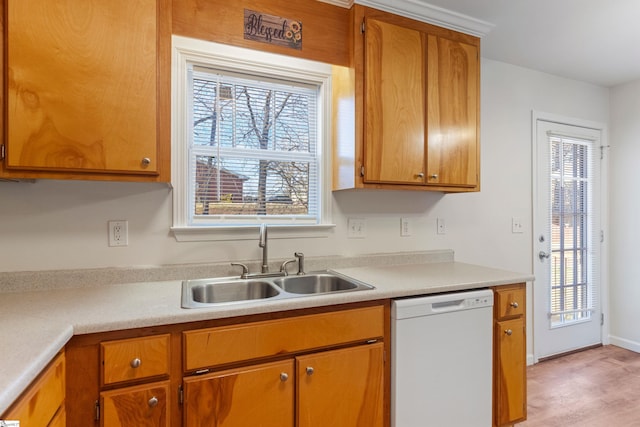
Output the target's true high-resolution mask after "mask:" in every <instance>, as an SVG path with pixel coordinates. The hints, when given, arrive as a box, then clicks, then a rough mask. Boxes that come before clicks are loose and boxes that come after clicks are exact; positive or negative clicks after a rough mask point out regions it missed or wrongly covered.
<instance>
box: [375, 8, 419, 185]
mask: <svg viewBox="0 0 640 427" xmlns="http://www.w3.org/2000/svg"><path fill="white" fill-rule="evenodd" d="M365 22H366V29H365V66H364V106H365V108H364V141H365V143H364V166H365V169H364V180H365V182H381V183H385V182H386V183H402V184H423V183H424V172H425V117H426V112H425V89H424V88H425V72H426V71H425V52H426V38H425V34H424V33H422V32H420V31H416V30H413V29H409V28H404V27H401V26H398V25H394V24H390V23H387V22H383V21H380V20H376V19H372V18H367V19H366V21H365Z"/></svg>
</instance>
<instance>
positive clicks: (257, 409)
mask: <svg viewBox="0 0 640 427" xmlns="http://www.w3.org/2000/svg"><path fill="white" fill-rule="evenodd" d="M294 390H295V377H294V369H293V360H285V361H282V362H275V363H265V364H259V365H253V366H249V367H245V368H236V369H233V370H227V371H222V372H217V373H214V374H209V375H203V376H194V377H188V378H185V379H184V401H185V404H184V412H185V417H184V418H185V424H184V425H185V427H199V426H225V427H245V426H262V427H293V425H294V415H293V414H294V413H293V409H294V398H295V395H294Z"/></svg>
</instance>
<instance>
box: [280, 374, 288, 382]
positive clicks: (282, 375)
mask: <svg viewBox="0 0 640 427" xmlns="http://www.w3.org/2000/svg"><path fill="white" fill-rule="evenodd" d="M288 379H289V374H287V373H286V372H281V373H280V381H282V382H285V381H287V380H288Z"/></svg>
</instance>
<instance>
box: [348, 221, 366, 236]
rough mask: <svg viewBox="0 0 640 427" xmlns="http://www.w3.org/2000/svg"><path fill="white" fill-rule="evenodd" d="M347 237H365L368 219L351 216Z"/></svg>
mask: <svg viewBox="0 0 640 427" xmlns="http://www.w3.org/2000/svg"><path fill="white" fill-rule="evenodd" d="M347 227H348V230H347V237H348V238H350V239H364V238H365V237H367V220H366V219H364V218H349V219H348V221H347Z"/></svg>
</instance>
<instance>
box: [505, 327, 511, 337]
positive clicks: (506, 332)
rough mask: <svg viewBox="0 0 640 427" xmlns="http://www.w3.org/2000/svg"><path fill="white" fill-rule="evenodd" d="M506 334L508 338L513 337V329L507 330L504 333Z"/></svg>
mask: <svg viewBox="0 0 640 427" xmlns="http://www.w3.org/2000/svg"><path fill="white" fill-rule="evenodd" d="M504 333H505V334H507V335H508V336H511V334H513V331H512V330H511V329H507V330H505V331H504Z"/></svg>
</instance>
